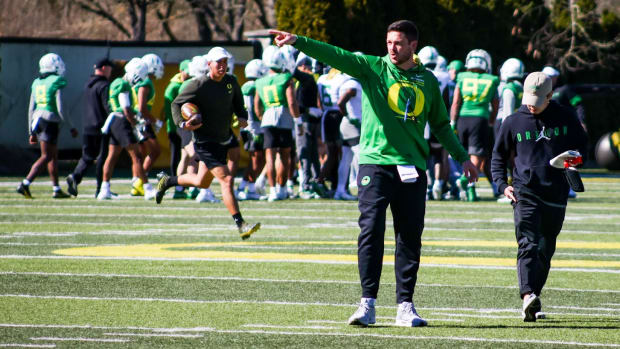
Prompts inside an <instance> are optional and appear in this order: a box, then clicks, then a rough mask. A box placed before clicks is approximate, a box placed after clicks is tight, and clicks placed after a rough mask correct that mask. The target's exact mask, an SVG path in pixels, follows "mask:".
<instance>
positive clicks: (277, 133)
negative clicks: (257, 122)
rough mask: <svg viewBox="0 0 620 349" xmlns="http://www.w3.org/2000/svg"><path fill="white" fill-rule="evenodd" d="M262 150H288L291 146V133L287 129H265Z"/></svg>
mask: <svg viewBox="0 0 620 349" xmlns="http://www.w3.org/2000/svg"><path fill="white" fill-rule="evenodd" d="M263 131H264V141H263V147H264V149H269V148H290V147H291V146H293V131H292V130H291V129H288V128H277V127H265V128H263Z"/></svg>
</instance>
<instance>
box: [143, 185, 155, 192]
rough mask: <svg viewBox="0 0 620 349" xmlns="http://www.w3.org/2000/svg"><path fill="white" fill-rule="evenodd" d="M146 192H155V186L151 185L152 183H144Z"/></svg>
mask: <svg viewBox="0 0 620 349" xmlns="http://www.w3.org/2000/svg"><path fill="white" fill-rule="evenodd" d="M144 190H146V191H152V190H153V186H152V185H151V183H144Z"/></svg>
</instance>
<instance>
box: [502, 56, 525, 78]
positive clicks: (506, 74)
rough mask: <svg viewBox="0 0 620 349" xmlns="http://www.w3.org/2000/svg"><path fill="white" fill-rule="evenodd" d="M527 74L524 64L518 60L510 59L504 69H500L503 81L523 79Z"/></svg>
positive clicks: (503, 66)
mask: <svg viewBox="0 0 620 349" xmlns="http://www.w3.org/2000/svg"><path fill="white" fill-rule="evenodd" d="M524 74H525V66H524V65H523V62H521V60H519V59H517V58H508V59H507V60H506V62H504V64H502V67H501V68H499V75H500V78H501V79H502V81H508V80H509V79H521V78H522V77H523V75H524Z"/></svg>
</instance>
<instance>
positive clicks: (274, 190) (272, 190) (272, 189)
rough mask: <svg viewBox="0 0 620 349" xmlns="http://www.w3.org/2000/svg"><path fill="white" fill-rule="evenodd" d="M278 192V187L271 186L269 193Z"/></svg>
mask: <svg viewBox="0 0 620 349" xmlns="http://www.w3.org/2000/svg"><path fill="white" fill-rule="evenodd" d="M272 193H273V194H277V193H278V192H277V191H276V187H269V194H272Z"/></svg>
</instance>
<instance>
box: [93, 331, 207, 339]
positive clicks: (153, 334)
mask: <svg viewBox="0 0 620 349" xmlns="http://www.w3.org/2000/svg"><path fill="white" fill-rule="evenodd" d="M103 335H104V336H120V337H171V338H202V337H204V335H201V334H170V333H126V332H110V333H104V334H103Z"/></svg>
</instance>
